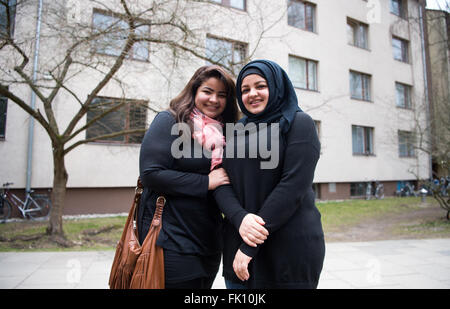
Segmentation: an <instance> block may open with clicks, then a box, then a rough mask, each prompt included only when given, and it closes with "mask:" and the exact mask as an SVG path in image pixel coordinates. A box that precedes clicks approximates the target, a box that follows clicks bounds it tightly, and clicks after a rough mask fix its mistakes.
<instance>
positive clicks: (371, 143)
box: [352, 125, 375, 156]
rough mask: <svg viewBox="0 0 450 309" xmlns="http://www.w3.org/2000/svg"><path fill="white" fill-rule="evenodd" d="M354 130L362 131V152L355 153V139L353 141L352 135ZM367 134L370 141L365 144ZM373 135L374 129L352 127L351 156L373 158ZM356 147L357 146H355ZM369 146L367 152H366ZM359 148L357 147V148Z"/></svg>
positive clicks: (358, 126)
mask: <svg viewBox="0 0 450 309" xmlns="http://www.w3.org/2000/svg"><path fill="white" fill-rule="evenodd" d="M354 128H355V129H356V128H362V129H363V136H362V137H363V141H362V142H363V145H362V148H363V152H355V144H354V143H355V139H354V134H353V129H354ZM368 133H370V134H369V136H370V141H369V143H368V142H367V135H368ZM374 135H375V128H374V127H366V126H360V125H352V154H353V155H354V156H374V155H375V150H374V146H375V145H374V144H375V143H374ZM357 146H358V145H357ZM367 146H369V151H367V149H368V147H367ZM358 148H359V147H358Z"/></svg>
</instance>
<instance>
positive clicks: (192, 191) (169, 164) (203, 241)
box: [139, 111, 223, 255]
mask: <svg viewBox="0 0 450 309" xmlns="http://www.w3.org/2000/svg"><path fill="white" fill-rule="evenodd" d="M175 123H176V121H175V118H174V117H173V115H172V114H171V113H170V112H168V111H164V112H161V113H159V114H158V115H157V116H156V117H155V119H154V120H153V122H152V124H151V125H150V128H149V129H148V131H147V133H146V134H145V137H144V139H143V142H142V146H141V152H140V159H139V165H140V177H141V181H142V184H143V185H144V193H143V196H142V202H141V205H142V206H143V207H141V208H140V214H139V216H140V218H142V212H143V209H144V208H147V209H148V210H149V211H150V212H151V216H153V213H154V210H155V203H156V198H157V197H158V196H159V195H160V194H163V195H164V196H165V197H166V199H167V203H166V205H165V207H164V211H163V217H162V222H163V223H162V229H161V232H160V235H159V237H158V240H157V245H158V246H161V247H163V248H165V249H170V250H172V251H175V252H178V253H183V254H194V255H212V254H217V253H220V252H221V250H222V241H221V240H222V238H221V232H222V221H223V219H222V216H221V214H220V211H219V209H218V208H217V205H216V202H215V200H214V197H213V196H212V193H211V191H208V182H209V180H208V174H209V172H210V167H211V159H209V158H207V157H206V156H205V155H204V154H203V153H202V155H201V157H199V158H195V156H194V153H193V152H194V147H199V145H198V144H197V143H195V142H194V140H192V139H189V140H190V142H191V146H192V147H191V150H192V154H191V156H190V157H182V158H179V159H177V158H176V156H175V157H174V156H173V155H172V144H173V142H174V141H175V140H176V139H177V138H179V136H178V135H177V133H178V132H176V134H175V135H172V126H173V125H174V124H175ZM175 144H176V145H178V144H177V143H175Z"/></svg>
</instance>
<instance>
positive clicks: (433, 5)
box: [427, 0, 450, 11]
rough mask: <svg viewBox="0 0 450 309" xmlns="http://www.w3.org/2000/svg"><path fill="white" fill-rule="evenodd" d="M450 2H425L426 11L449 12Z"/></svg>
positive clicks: (443, 0) (446, 0)
mask: <svg viewBox="0 0 450 309" xmlns="http://www.w3.org/2000/svg"><path fill="white" fill-rule="evenodd" d="M449 6H450V0H427V9H435V10H445V9H447V11H448V10H449Z"/></svg>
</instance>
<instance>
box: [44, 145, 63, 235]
mask: <svg viewBox="0 0 450 309" xmlns="http://www.w3.org/2000/svg"><path fill="white" fill-rule="evenodd" d="M67 179H68V175H67V171H66V166H65V162H64V148H63V145H60V146H55V145H53V191H52V209H51V212H50V220H49V225H48V227H47V234H49V235H52V236H60V237H64V231H63V221H62V214H63V210H64V203H65V199H66V185H67Z"/></svg>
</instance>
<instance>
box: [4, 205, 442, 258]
mask: <svg viewBox="0 0 450 309" xmlns="http://www.w3.org/2000/svg"><path fill="white" fill-rule="evenodd" d="M317 207H318V209H319V211H320V212H321V214H322V224H323V229H324V233H325V239H326V240H327V241H368V240H377V239H396V238H397V239H398V238H430V237H436V238H439V237H445V238H450V222H449V221H447V220H446V219H445V215H446V212H445V211H444V210H443V209H442V208H440V207H439V205H438V204H437V202H436V201H434V199H433V198H431V197H427V200H426V203H421V199H420V198H386V199H383V200H371V201H365V200H345V201H340V202H318V203H317ZM125 221H126V217H124V216H117V217H106V218H105V217H104V218H89V219H65V220H64V232H65V235H66V237H67V239H68V240H69V241H71V242H72V246H70V247H67V248H65V247H61V246H60V245H58V244H56V243H55V242H54V241H52V240H51V239H50V238H49V237H48V236H47V235H45V229H46V226H47V223H46V222H39V221H23V220H20V221H16V222H7V223H5V224H0V251H44V250H47V251H55V250H65V251H79V250H114V249H115V246H116V243H117V241H118V240H119V239H120V236H121V234H122V231H123V227H124V225H125Z"/></svg>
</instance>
